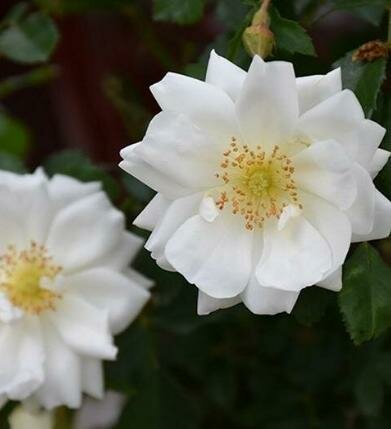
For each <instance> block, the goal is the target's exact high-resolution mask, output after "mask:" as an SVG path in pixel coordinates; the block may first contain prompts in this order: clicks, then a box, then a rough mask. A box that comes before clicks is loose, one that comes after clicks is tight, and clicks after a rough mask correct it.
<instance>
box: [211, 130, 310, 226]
mask: <svg viewBox="0 0 391 429" xmlns="http://www.w3.org/2000/svg"><path fill="white" fill-rule="evenodd" d="M222 155H223V159H222V161H221V163H220V167H221V168H222V169H223V170H221V171H220V172H218V173H216V177H217V178H218V179H219V180H221V181H222V185H221V187H220V189H221V190H220V191H219V192H218V195H217V196H216V198H215V201H216V205H217V207H218V208H219V209H220V210H223V209H224V208H226V207H227V206H230V207H231V211H232V213H233V214H234V215H236V214H238V215H241V216H242V217H243V218H244V225H245V227H246V229H248V230H253V229H254V228H255V227H262V226H263V224H264V222H265V220H266V219H270V218H273V217H275V218H277V219H278V218H279V217H280V216H281V213H282V211H283V210H284V208H285V207H287V206H288V205H289V204H294V205H296V206H297V207H298V208H299V209H302V205H301V204H300V202H299V196H298V193H297V187H296V183H295V181H294V173H295V167H294V165H293V163H292V160H291V159H290V158H288V157H287V156H286V155H285V154H284V153H282V152H281V149H280V147H279V146H277V145H275V146H273V147H272V148H271V149H269V150H268V151H266V150H264V149H263V147H262V146H261V145H258V146H256V147H254V148H250V147H249V146H248V145H239V144H238V143H237V140H236V139H235V138H232V140H231V143H230V145H229V149H228V150H226V151H225V152H223V154H222Z"/></svg>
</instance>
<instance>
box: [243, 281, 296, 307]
mask: <svg viewBox="0 0 391 429" xmlns="http://www.w3.org/2000/svg"><path fill="white" fill-rule="evenodd" d="M298 297H299V292H292V291H287V290H281V289H274V288H268V287H264V286H262V285H260V284H259V282H258V280H257V278H256V276H255V275H253V276H252V277H251V280H250V282H249V284H248V286H247V287H246V289H244V291H243V292H242V293H241V298H242V300H243V303H244V305H245V306H246V307H247V308H248V309H249V310H250V311H251V312H253V313H254V314H268V315H274V314H278V313H284V312H285V313H290V312H291V311H292V309H293V307H294V306H295V304H296V301H297V298H298Z"/></svg>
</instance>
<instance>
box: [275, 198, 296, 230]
mask: <svg viewBox="0 0 391 429" xmlns="http://www.w3.org/2000/svg"><path fill="white" fill-rule="evenodd" d="M300 214H301V210H300V209H299V207H298V206H296V205H293V204H289V205H288V206H286V207H284V209H283V210H282V213H281V216H280V218H279V219H278V223H277V229H278V230H279V231H281V230H282V229H284V228H285V226H286V224H287V223H288V222H289V220H290V219H293V218H295V217H297V216H300Z"/></svg>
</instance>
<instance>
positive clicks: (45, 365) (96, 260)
mask: <svg viewBox="0 0 391 429" xmlns="http://www.w3.org/2000/svg"><path fill="white" fill-rule="evenodd" d="M0 195H1V196H0V201H1V205H0V228H1V234H0V348H1V350H2V351H3V353H1V355H0V398H1V399H2V400H5V399H7V398H8V399H13V400H26V399H27V400H28V401H29V402H31V403H35V404H37V405H42V406H43V407H45V408H49V409H50V408H53V407H56V406H59V405H66V406H68V407H71V408H77V407H79V406H80V404H81V397H82V392H85V393H87V394H89V395H91V396H94V397H97V398H101V397H102V395H103V389H104V386H103V372H102V359H115V357H116V353H117V349H116V347H115V346H114V344H113V338H112V336H113V334H116V333H118V332H120V331H122V330H123V329H125V328H126V327H127V326H128V324H129V323H130V322H131V321H132V320H133V319H134V318H135V317H136V316H137V315H138V313H139V312H140V310H141V308H142V307H143V306H144V304H145V303H146V302H147V300H148V299H149V296H150V293H149V292H148V290H147V288H148V286H150V282H149V280H146V279H145V278H143V277H142V276H141V275H140V274H138V273H136V272H135V271H133V270H132V269H130V268H128V264H129V262H130V261H131V260H132V259H133V258H134V256H135V255H136V253H137V251H138V250H139V248H140V247H141V246H142V243H143V241H142V240H141V239H140V238H138V237H137V236H135V235H133V234H130V233H128V232H127V231H126V230H125V223H124V216H123V214H122V213H121V212H119V211H118V210H116V209H115V208H114V207H113V206H112V204H111V203H110V201H109V200H108V198H107V197H106V195H105V194H104V193H103V192H102V191H101V189H100V185H99V184H98V183H88V184H83V183H81V182H79V181H77V180H75V179H72V178H70V177H67V176H61V175H57V176H54V177H53V178H52V179H50V180H49V179H48V178H47V177H46V176H45V175H44V173H43V172H42V171H37V172H36V173H35V174H33V175H22V176H19V175H16V174H12V173H6V172H1V173H0Z"/></svg>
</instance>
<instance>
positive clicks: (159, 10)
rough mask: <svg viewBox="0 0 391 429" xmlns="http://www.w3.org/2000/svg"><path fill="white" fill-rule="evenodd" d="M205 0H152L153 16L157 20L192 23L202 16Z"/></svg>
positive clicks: (183, 23)
mask: <svg viewBox="0 0 391 429" xmlns="http://www.w3.org/2000/svg"><path fill="white" fill-rule="evenodd" d="M204 3H205V0H154V3H153V17H154V19H155V20H157V21H171V22H175V23H177V24H182V25H185V24H194V23H195V22H197V21H199V20H200V19H201V18H202V14H203V11H204Z"/></svg>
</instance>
